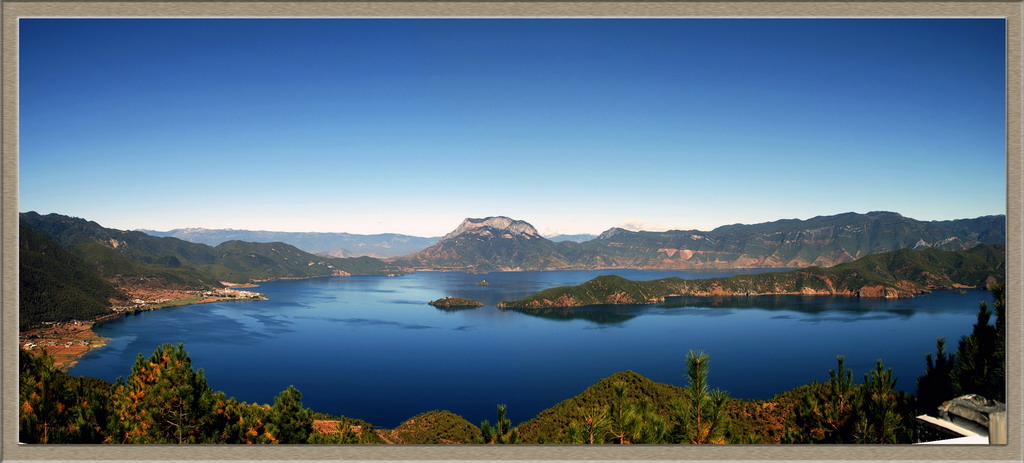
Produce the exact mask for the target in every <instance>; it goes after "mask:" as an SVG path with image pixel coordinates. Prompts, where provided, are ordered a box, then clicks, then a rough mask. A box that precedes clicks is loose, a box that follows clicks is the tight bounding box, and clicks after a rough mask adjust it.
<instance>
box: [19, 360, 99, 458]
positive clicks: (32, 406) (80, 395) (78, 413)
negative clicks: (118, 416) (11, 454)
mask: <svg viewBox="0 0 1024 463" xmlns="http://www.w3.org/2000/svg"><path fill="white" fill-rule="evenodd" d="M18 361H19V363H18V366H19V386H20V387H19V390H18V408H19V417H18V418H19V420H18V421H19V422H18V437H19V440H20V441H21V442H23V443H42V444H95V443H100V442H103V440H104V439H105V438H106V421H107V410H108V408H109V405H108V404H109V400H110V389H111V385H110V383H107V382H105V381H103V380H99V379H96V378H82V377H75V376H68V375H67V374H65V373H63V372H61V371H59V370H57V369H56V368H54V366H53V357H51V356H50V355H49V354H48V353H47V352H46V351H45V350H43V351H42V354H41V355H32V354H29V353H27V352H25V351H19V354H18Z"/></svg>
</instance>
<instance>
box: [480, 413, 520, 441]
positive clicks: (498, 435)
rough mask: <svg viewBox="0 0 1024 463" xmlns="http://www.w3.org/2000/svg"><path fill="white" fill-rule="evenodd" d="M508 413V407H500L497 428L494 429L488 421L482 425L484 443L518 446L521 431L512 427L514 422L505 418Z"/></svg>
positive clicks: (481, 432)
mask: <svg viewBox="0 0 1024 463" xmlns="http://www.w3.org/2000/svg"><path fill="white" fill-rule="evenodd" d="M507 412H508V407H507V406H506V405H504V404H502V405H498V421H497V422H495V426H494V427H492V426H491V423H490V422H488V421H487V420H484V421H483V422H482V423H480V435H481V440H482V441H483V443H485V444H516V443H518V442H519V430H518V429H516V428H514V427H512V420H509V419H508V417H506V416H505V415H506V414H507Z"/></svg>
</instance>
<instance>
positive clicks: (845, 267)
mask: <svg viewBox="0 0 1024 463" xmlns="http://www.w3.org/2000/svg"><path fill="white" fill-rule="evenodd" d="M1005 266H1006V252H1005V248H1004V247H1003V246H992V245H978V246H977V247H975V248H972V249H969V250H967V251H941V250H938V249H925V250H920V251H914V250H909V249H901V250H899V251H893V252H887V253H881V254H875V255H871V256H867V257H864V258H861V259H858V260H856V261H853V262H849V263H845V264H840V265H837V266H835V267H831V268H818V267H809V268H805V269H799V270H791V271H788V272H770V273H760V274H753V275H737V276H733V277H726V278H709V279H702V280H684V279H681V278H674V277H673V278H663V279H660V280H651V281H630V280H627V279H625V278H622V277H619V276H615V275H604V276H600V277H597V278H594V279H593V280H590V281H588V282H586V283H583V284H580V285H577V286H563V287H558V288H551V289H547V290H544V291H541V292H539V293H537V294H534V295H532V296H527V297H525V298H522V299H518V300H515V301H505V302H502V303H500V304H499V307H500V308H509V309H545V308H556V307H580V306H589V305H606V304H610V305H616V304H646V303H655V302H660V301H662V300H664V299H665V297H667V296H685V295H689V296H715V295H724V296H728V295H744V296H751V295H769V294H838V295H848V296H860V297H912V296H913V295H914V294H915V293H920V292H922V291H927V290H930V289H937V288H952V287H957V286H970V287H981V286H985V285H986V283H987V281H988V280H989V279H992V280H993V281H996V282H1001V281H1003V279H1004V278H1005Z"/></svg>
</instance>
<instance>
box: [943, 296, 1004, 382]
mask: <svg viewBox="0 0 1024 463" xmlns="http://www.w3.org/2000/svg"><path fill="white" fill-rule="evenodd" d="M991 289H992V294H993V296H995V303H994V306H995V309H996V312H995V315H996V321H995V326H992V325H990V324H989V322H990V321H991V318H992V314H993V313H992V311H991V310H989V308H988V304H987V303H985V302H982V303H980V304H979V308H978V319H977V322H976V323H975V324H974V328H973V329H972V331H971V334H969V335H967V336H964V337H963V338H961V339H960V344H959V346H958V347H957V352H956V359H955V365H954V367H953V371H952V374H951V375H950V380H951V383H952V387H953V395H954V396H958V395H964V394H979V395H981V396H983V397H985V398H988V399H995V400H999V401H1005V400H1006V321H1005V320H1006V291H1005V287H1003V286H1002V285H993V286H992V287H991Z"/></svg>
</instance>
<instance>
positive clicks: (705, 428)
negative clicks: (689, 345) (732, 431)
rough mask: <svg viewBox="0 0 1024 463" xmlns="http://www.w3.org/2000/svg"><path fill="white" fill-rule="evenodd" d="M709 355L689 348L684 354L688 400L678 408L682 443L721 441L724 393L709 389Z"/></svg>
mask: <svg viewBox="0 0 1024 463" xmlns="http://www.w3.org/2000/svg"><path fill="white" fill-rule="evenodd" d="M709 367H710V359H709V356H708V354H706V353H704V352H694V351H690V352H689V353H688V354H687V355H686V370H687V373H686V375H687V378H688V380H689V385H688V386H687V388H686V394H687V397H688V398H689V401H687V402H683V403H682V405H681V406H680V407H679V408H678V415H679V417H680V423H681V429H680V431H681V432H680V434H681V435H682V436H683V442H684V443H690V444H724V443H725V441H724V439H723V437H722V436H723V432H724V430H725V429H724V428H725V415H724V413H723V407H724V405H725V401H726V397H727V396H726V393H725V392H724V391H721V390H719V389H715V390H711V388H710V386H709V385H708V372H709V371H710V370H709Z"/></svg>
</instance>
